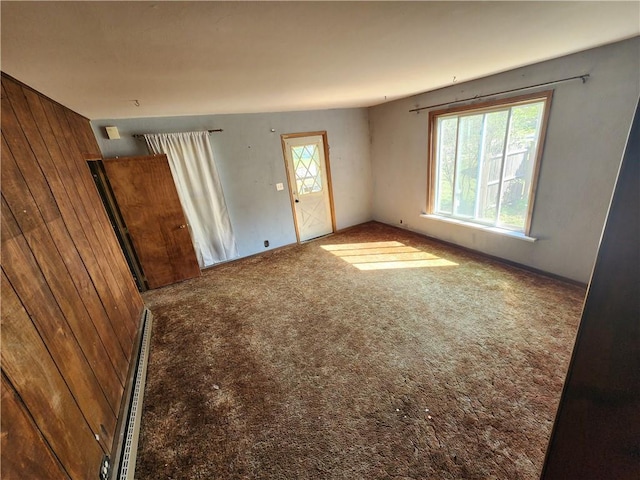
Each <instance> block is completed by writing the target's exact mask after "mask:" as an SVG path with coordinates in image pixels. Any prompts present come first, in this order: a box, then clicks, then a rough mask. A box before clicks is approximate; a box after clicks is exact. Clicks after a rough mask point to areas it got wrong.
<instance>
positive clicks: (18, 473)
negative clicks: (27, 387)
mask: <svg viewBox="0 0 640 480" xmlns="http://www.w3.org/2000/svg"><path fill="white" fill-rule="evenodd" d="M1 389H2V414H1V415H0V418H1V423H2V434H1V438H2V443H1V445H0V448H2V465H1V466H0V477H2V478H4V479H5V480H23V479H25V478H47V479H50V480H56V479H68V478H69V475H67V473H66V472H65V471H64V468H63V467H62V465H60V463H59V462H58V459H57V458H56V456H55V455H54V453H53V452H52V451H51V448H50V447H49V445H48V444H47V442H46V440H45V439H44V437H43V436H42V434H41V433H40V431H39V430H38V427H37V426H36V424H35V423H34V422H33V420H32V419H31V416H30V415H29V413H28V412H27V411H26V409H25V406H24V404H23V403H22V402H21V401H20V399H19V398H18V394H17V392H16V391H15V390H14V388H13V387H12V386H11V385H10V384H9V381H8V380H7V378H6V377H5V376H4V375H2V384H1Z"/></svg>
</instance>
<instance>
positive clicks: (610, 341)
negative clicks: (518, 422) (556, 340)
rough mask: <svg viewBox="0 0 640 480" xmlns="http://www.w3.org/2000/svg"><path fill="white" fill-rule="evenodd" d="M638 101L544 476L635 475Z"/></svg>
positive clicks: (638, 449)
mask: <svg viewBox="0 0 640 480" xmlns="http://www.w3.org/2000/svg"><path fill="white" fill-rule="evenodd" d="M639 210H640V104H639V105H636V113H635V117H634V121H633V124H632V126H631V131H630V133H629V137H628V140H627V147H626V150H625V153H624V156H623V159H622V166H621V168H620V172H619V174H618V180H617V183H616V188H615V192H614V195H613V199H612V201H611V206H610V207H609V215H608V216H607V221H606V224H605V228H604V233H603V235H602V239H601V242H600V249H599V251H598V256H597V259H596V264H595V267H594V270H593V274H592V277H591V282H590V284H589V290H588V294H587V299H586V302H585V306H584V311H583V313H582V321H581V324H580V327H579V330H578V334H577V337H576V344H575V347H574V350H573V357H572V359H571V363H570V365H569V371H568V373H567V378H566V381H565V386H564V391H563V393H562V397H561V399H560V406H559V408H558V413H557V415H556V420H555V425H554V427H553V432H552V435H551V440H550V441H549V448H548V450H547V457H546V459H545V464H544V467H543V470H542V475H541V478H542V479H543V480H551V479H553V480H555V479H563V480H571V479H580V480H589V479H600V478H615V479H617V480H624V479H637V478H638V475H639V474H640V211H639Z"/></svg>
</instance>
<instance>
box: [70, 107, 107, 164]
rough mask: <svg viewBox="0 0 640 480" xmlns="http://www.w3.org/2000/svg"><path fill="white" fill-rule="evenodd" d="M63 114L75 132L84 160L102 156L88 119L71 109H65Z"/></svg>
mask: <svg viewBox="0 0 640 480" xmlns="http://www.w3.org/2000/svg"><path fill="white" fill-rule="evenodd" d="M65 115H66V117H67V120H68V122H69V126H70V127H71V129H72V130H73V131H74V132H77V135H76V141H77V143H78V148H79V149H80V153H81V154H82V156H83V158H84V159H85V160H95V159H100V158H102V153H101V152H100V147H99V146H98V141H97V140H96V137H95V136H94V135H93V130H92V129H91V125H90V124H89V121H88V120H87V119H86V118H84V117H83V116H82V115H78V114H77V113H76V112H73V111H71V110H68V109H67V110H65Z"/></svg>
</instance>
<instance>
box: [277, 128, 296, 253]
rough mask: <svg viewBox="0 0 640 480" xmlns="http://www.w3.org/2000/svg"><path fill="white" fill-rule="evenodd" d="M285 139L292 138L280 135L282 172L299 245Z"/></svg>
mask: <svg viewBox="0 0 640 480" xmlns="http://www.w3.org/2000/svg"><path fill="white" fill-rule="evenodd" d="M287 138H294V137H291V136H289V135H280V143H281V144H282V159H283V160H284V171H285V172H286V174H287V187H289V202H290V203H291V215H293V227H294V230H295V232H296V243H300V231H299V229H298V216H297V215H296V205H295V199H294V198H293V191H292V187H291V174H290V173H289V162H287V144H286V143H285V140H286V139H287Z"/></svg>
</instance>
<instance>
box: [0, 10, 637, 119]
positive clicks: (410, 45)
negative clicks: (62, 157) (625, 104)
mask: <svg viewBox="0 0 640 480" xmlns="http://www.w3.org/2000/svg"><path fill="white" fill-rule="evenodd" d="M1 15H2V16H1V19H2V57H1V60H2V63H1V66H2V71H4V72H6V73H8V74H9V75H11V76H13V77H15V78H16V79H18V80H20V81H22V82H24V83H26V84H28V85H30V86H31V87H33V88H35V89H36V90H39V91H40V92H42V93H44V94H46V95H48V96H49V97H51V98H53V99H54V100H57V101H58V102H60V103H62V104H64V105H66V106H68V107H70V108H72V109H73V110H75V111H77V112H79V113H81V114H83V115H85V116H87V117H89V118H91V119H98V118H131V117H152V116H172V115H197V114H213V113H250V112H276V111H291V110H310V109H326V108H340V107H361V106H371V105H376V104H379V103H383V102H385V101H390V100H393V99H396V98H400V97H406V96H409V95H412V94H415V93H419V92H424V91H428V90H433V89H436V88H440V87H443V86H447V85H451V84H452V83H454V82H463V81H466V80H471V79H474V78H478V77H482V76H486V75H490V74H493V73H498V72H501V71H505V70H509V69H513V68H516V67H519V66H523V65H528V64H531V63H535V62H539V61H543V60H547V59H550V58H555V57H559V56H562V55H566V54H569V53H573V52H577V51H581V50H585V49H588V48H592V47H596V46H599V45H603V44H606V43H611V42H614V41H618V40H622V39H625V38H630V37H633V36H636V35H638V34H639V33H640V3H639V2H637V1H633V2H574V1H571V2H455V1H448V2H204V1H203V2H182V1H176V2H163V1H153V2H111V1H108V2H31V1H22V2H19V1H15V2H14V1H6V0H3V1H2V3H1ZM135 100H137V103H138V104H139V106H136V102H135Z"/></svg>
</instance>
